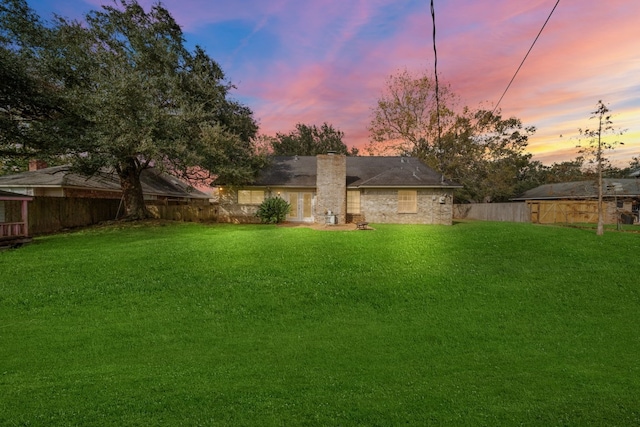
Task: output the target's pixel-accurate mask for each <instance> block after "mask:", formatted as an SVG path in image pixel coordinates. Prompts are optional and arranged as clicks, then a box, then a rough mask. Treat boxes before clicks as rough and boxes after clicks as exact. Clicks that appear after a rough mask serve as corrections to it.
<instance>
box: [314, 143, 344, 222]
mask: <svg viewBox="0 0 640 427" xmlns="http://www.w3.org/2000/svg"><path fill="white" fill-rule="evenodd" d="M317 161H318V163H317V165H318V166H317V172H316V173H317V175H316V192H317V193H316V205H315V213H314V218H315V221H316V222H325V215H326V214H327V212H328V211H331V212H332V214H334V215H335V216H336V222H337V223H338V224H344V223H345V222H346V219H347V216H346V215H347V158H346V157H345V156H343V155H338V154H326V155H319V156H317Z"/></svg>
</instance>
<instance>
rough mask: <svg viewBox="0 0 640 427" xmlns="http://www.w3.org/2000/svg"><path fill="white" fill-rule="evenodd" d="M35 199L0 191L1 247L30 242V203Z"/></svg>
mask: <svg viewBox="0 0 640 427" xmlns="http://www.w3.org/2000/svg"><path fill="white" fill-rule="evenodd" d="M32 200H33V197H30V196H24V195H21V194H16V193H10V192H7V191H1V190H0V247H2V246H12V245H16V244H22V243H24V242H26V241H29V240H30V239H29V221H28V218H29V215H28V203H29V202H30V201H32Z"/></svg>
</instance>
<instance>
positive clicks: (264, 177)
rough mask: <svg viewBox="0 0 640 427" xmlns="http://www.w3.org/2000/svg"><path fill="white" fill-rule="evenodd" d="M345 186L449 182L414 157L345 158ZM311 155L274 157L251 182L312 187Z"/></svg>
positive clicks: (450, 183)
mask: <svg viewBox="0 0 640 427" xmlns="http://www.w3.org/2000/svg"><path fill="white" fill-rule="evenodd" d="M346 160H347V187H349V188H381V187H394V188H398V187H413V188H419V187H437V188H443V187H449V188H460V187H462V186H461V185H459V184H457V183H455V182H453V181H450V180H448V179H446V178H445V177H443V175H441V174H439V173H437V172H436V171H434V170H433V169H431V168H430V167H428V166H427V165H425V164H424V163H422V162H421V161H420V160H418V159H417V158H414V157H382V156H364V157H347V158H346ZM316 169H317V162H316V157H315V156H276V157H273V158H272V161H271V164H270V165H269V166H267V167H266V168H265V169H264V170H263V171H262V172H261V173H260V174H259V175H258V178H257V179H256V181H255V182H254V183H253V184H254V185H258V186H282V187H315V186H316Z"/></svg>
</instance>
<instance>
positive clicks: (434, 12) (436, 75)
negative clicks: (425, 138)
mask: <svg viewBox="0 0 640 427" xmlns="http://www.w3.org/2000/svg"><path fill="white" fill-rule="evenodd" d="M431 21H432V22H433V56H434V58H435V64H434V68H433V70H434V73H435V81H436V90H435V92H436V120H437V125H438V147H440V136H441V133H442V131H441V129H440V90H439V84H438V50H437V49H436V9H435V7H434V5H433V0H431Z"/></svg>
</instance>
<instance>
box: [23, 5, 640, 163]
mask: <svg viewBox="0 0 640 427" xmlns="http://www.w3.org/2000/svg"><path fill="white" fill-rule="evenodd" d="M28 2H29V5H30V6H31V7H32V8H34V9H35V10H36V11H37V12H38V13H39V14H40V16H41V17H43V18H46V19H48V18H50V17H51V16H52V13H57V14H59V15H62V16H65V17H68V18H78V19H80V18H82V16H83V15H84V14H85V13H86V12H88V11H89V10H91V9H97V8H98V7H99V6H100V5H101V4H113V3H112V2H107V1H102V0H87V1H81V0H37V1H36V0H28ZM152 3H154V2H152V1H147V0H143V1H140V4H142V5H143V6H144V7H145V8H147V9H148V7H149V6H150V5H151V4H152ZM162 4H163V6H164V7H166V8H167V9H168V10H169V11H170V12H171V14H172V15H173V17H174V18H175V19H176V21H177V22H178V23H179V24H180V25H181V26H182V29H183V31H184V32H185V38H186V40H187V43H188V45H189V46H195V45H196V44H198V45H200V46H202V47H203V48H204V49H205V50H206V52H207V53H208V54H209V55H210V56H211V57H212V58H213V59H215V60H216V61H217V62H218V63H219V64H220V65H221V66H222V69H223V70H224V72H225V73H226V75H227V77H228V78H229V80H231V82H233V83H234V84H235V85H236V86H237V90H236V91H235V92H234V93H233V96H234V98H236V99H238V100H240V101H241V102H243V103H244V104H246V105H247V106H249V107H250V108H251V109H252V110H253V111H254V113H255V117H256V119H257V120H258V121H259V124H260V132H261V133H263V134H267V135H275V133H276V132H281V133H288V132H290V131H291V130H293V129H294V127H295V124H296V123H304V124H309V125H312V124H315V125H318V126H319V125H321V124H322V123H324V122H327V123H329V124H331V125H333V126H334V127H335V128H337V129H339V130H341V131H343V132H344V133H345V138H344V141H345V143H346V144H347V145H348V146H350V147H351V146H356V147H359V148H363V147H364V146H365V145H366V143H367V142H368V131H367V127H368V125H369V121H370V114H371V109H372V108H374V107H375V105H376V101H377V99H378V98H379V97H380V95H381V93H382V91H383V89H384V87H385V81H386V79H387V78H388V77H389V75H391V74H395V73H397V72H398V71H401V70H403V69H405V68H406V69H407V70H409V71H410V72H424V71H426V72H429V73H431V74H432V73H433V66H434V54H433V44H432V38H431V37H432V21H431V13H430V2H429V1H428V0H420V1H418V0H407V1H400V0H304V1H299V0H227V1H224V2H223V1H215V0H165V1H163V2H162ZM555 4H556V0H484V1H481V0H446V1H444V0H435V10H436V30H437V36H436V43H437V51H438V73H439V78H440V80H441V82H444V83H448V84H449V85H450V86H451V88H452V89H453V91H454V92H455V93H456V94H457V95H458V96H459V97H460V99H461V103H462V104H463V105H467V106H469V107H471V108H477V107H479V106H481V105H482V106H484V107H486V108H489V109H491V108H493V106H494V105H495V103H496V102H498V100H499V99H500V96H501V95H502V93H503V92H504V90H505V89H506V87H507V85H508V83H509V81H510V80H511V78H512V76H513V75H514V73H515V71H516V69H517V68H518V66H519V65H520V63H521V61H522V59H523V58H524V56H525V54H526V53H527V50H528V49H529V47H530V46H531V44H532V43H533V40H534V39H535V37H536V35H537V34H538V32H539V31H540V29H541V28H542V25H543V24H544V22H545V20H546V19H547V17H548V16H549V13H550V12H551V10H552V9H553V7H554V5H555ZM600 99H601V100H603V101H604V102H605V103H606V104H607V105H608V106H609V108H610V109H611V111H612V113H613V117H612V118H613V121H614V126H615V127H616V128H620V129H626V130H627V131H626V133H625V134H624V135H623V136H622V137H619V139H620V140H621V141H623V142H624V144H625V145H624V146H619V147H618V148H617V149H616V150H615V151H614V153H613V155H612V156H611V157H612V158H614V159H616V165H617V166H620V167H626V166H628V163H629V161H630V160H631V158H632V157H634V156H639V155H640V2H639V1H634V0H607V1H602V0H560V2H559V4H558V6H557V8H556V10H555V12H554V13H553V15H552V16H551V19H550V21H549V23H548V24H547V26H546V28H545V29H544V31H543V32H542V35H541V36H540V38H539V39H538V41H537V43H536V45H535V46H534V48H533V50H532V52H531V54H530V55H529V57H528V58H527V60H526V62H525V63H524V65H523V67H522V69H521V70H520V72H519V73H518V75H517V77H516V78H515V81H514V82H513V84H512V85H511V88H510V89H509V91H508V92H507V94H506V95H505V97H504V99H503V100H502V102H501V103H500V108H501V110H502V113H503V116H516V117H518V118H520V119H521V120H522V121H523V124H524V125H526V126H535V127H536V128H537V129H538V130H537V132H536V134H535V136H534V137H533V138H532V139H531V140H530V145H529V152H531V153H532V154H533V155H534V158H535V159H536V160H540V161H542V162H543V163H545V164H551V163H552V162H557V161H564V160H571V159H573V158H575V157H576V156H577V152H576V148H575V146H576V145H577V143H578V141H577V139H576V138H577V136H578V128H585V127H593V126H597V122H596V121H594V120H589V117H590V115H591V114H590V113H591V112H592V111H593V110H594V109H595V107H596V103H597V102H598V100H600ZM561 135H562V137H561Z"/></svg>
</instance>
